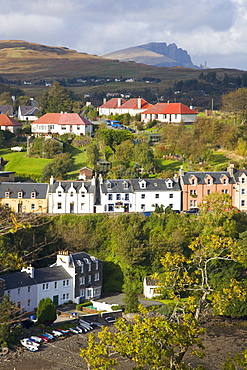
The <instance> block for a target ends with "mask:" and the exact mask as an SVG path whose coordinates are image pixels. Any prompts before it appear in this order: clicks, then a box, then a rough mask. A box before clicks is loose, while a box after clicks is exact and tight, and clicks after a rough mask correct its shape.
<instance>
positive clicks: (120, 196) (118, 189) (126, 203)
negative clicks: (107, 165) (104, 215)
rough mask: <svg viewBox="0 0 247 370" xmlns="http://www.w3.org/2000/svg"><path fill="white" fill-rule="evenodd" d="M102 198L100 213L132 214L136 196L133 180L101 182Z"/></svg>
mask: <svg viewBox="0 0 247 370" xmlns="http://www.w3.org/2000/svg"><path fill="white" fill-rule="evenodd" d="M100 198H101V207H102V208H101V209H100V208H99V211H100V212H117V213H123V212H132V210H133V209H132V207H133V201H134V194H133V188H132V185H131V180H125V179H123V180H104V181H100ZM97 212H98V211H97Z"/></svg>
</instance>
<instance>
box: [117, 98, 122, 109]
mask: <svg viewBox="0 0 247 370" xmlns="http://www.w3.org/2000/svg"><path fill="white" fill-rule="evenodd" d="M117 106H118V108H119V107H121V98H118V99H117Z"/></svg>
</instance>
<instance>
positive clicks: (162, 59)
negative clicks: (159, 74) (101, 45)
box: [101, 42, 199, 68]
mask: <svg viewBox="0 0 247 370" xmlns="http://www.w3.org/2000/svg"><path fill="white" fill-rule="evenodd" d="M101 56H102V57H103V58H108V59H117V60H119V61H121V62H126V61H134V62H136V63H143V64H147V65H152V66H156V67H184V68H199V67H197V66H195V65H194V64H193V63H192V61H191V57H190V55H189V54H188V52H187V51H186V50H183V49H181V48H178V47H177V45H176V44H170V45H167V44H166V43H165V42H151V43H149V44H145V45H140V46H134V47H130V48H127V49H122V50H118V51H114V52H111V53H107V54H103V55H101Z"/></svg>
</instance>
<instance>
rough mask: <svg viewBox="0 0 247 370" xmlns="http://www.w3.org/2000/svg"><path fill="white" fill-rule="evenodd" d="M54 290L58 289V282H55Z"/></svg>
mask: <svg viewBox="0 0 247 370" xmlns="http://www.w3.org/2000/svg"><path fill="white" fill-rule="evenodd" d="M54 289H57V282H56V281H55V282H54Z"/></svg>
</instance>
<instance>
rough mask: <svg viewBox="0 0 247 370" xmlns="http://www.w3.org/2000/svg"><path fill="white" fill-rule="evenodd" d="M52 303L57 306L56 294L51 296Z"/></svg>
mask: <svg viewBox="0 0 247 370" xmlns="http://www.w3.org/2000/svg"><path fill="white" fill-rule="evenodd" d="M53 303H54V305H55V306H58V295H54V296H53Z"/></svg>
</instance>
